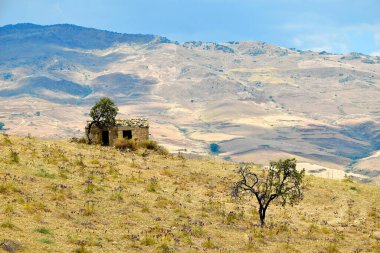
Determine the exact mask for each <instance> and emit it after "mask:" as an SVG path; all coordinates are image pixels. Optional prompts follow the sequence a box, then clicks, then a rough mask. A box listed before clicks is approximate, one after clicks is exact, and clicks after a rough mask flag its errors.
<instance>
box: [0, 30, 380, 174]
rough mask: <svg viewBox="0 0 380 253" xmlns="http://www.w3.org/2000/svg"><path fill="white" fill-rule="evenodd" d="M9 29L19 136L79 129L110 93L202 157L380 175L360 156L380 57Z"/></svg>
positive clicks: (2, 45) (126, 111)
mask: <svg viewBox="0 0 380 253" xmlns="http://www.w3.org/2000/svg"><path fill="white" fill-rule="evenodd" d="M0 31H1V32H0V49H1V51H2V52H4V53H2V54H1V55H0V106H1V108H2V109H1V111H0V113H1V115H0V117H2V118H0V121H3V122H4V123H6V126H7V127H9V128H10V130H9V131H10V133H23V134H27V133H31V134H33V135H34V134H36V135H44V136H51V137H69V136H72V135H80V134H81V131H83V123H84V122H85V120H86V119H87V116H86V115H87V113H88V110H89V107H90V106H91V104H92V103H93V102H94V101H95V100H96V99H98V98H99V97H101V96H110V97H112V98H113V99H115V101H117V103H118V104H119V106H120V109H121V113H122V115H121V116H122V117H123V116H127V115H143V116H147V117H149V118H150V120H151V122H152V123H151V126H152V127H151V130H152V134H153V135H152V136H153V138H156V139H158V140H160V141H161V142H163V143H165V144H166V145H167V146H168V147H169V148H171V149H172V150H180V149H186V150H187V151H190V152H196V153H204V152H207V149H208V145H209V144H210V143H212V142H215V143H218V144H219V146H220V152H221V153H220V155H222V156H224V157H231V158H234V159H237V160H250V161H256V162H260V163H266V162H267V160H268V159H270V158H278V157H280V156H281V157H282V156H284V155H292V156H298V157H299V159H300V160H301V161H303V162H304V163H305V166H308V164H319V165H322V166H324V168H323V169H324V170H326V171H328V169H340V170H342V169H349V170H354V171H355V172H356V173H360V174H369V175H371V178H372V179H370V178H367V179H365V180H378V179H375V178H376V177H377V178H379V174H380V172H379V171H380V163H379V162H378V158H376V157H371V158H369V159H370V160H371V162H370V163H369V162H368V161H369V160H363V159H366V157H370V156H371V155H373V154H374V153H375V152H376V151H377V150H378V149H379V142H380V139H379V138H380V136H379V131H380V125H379V122H380V118H379V112H380V103H378V97H380V89H379V88H380V58H379V57H371V56H366V55H362V54H358V53H352V54H349V55H333V54H328V53H326V52H321V53H317V52H302V51H297V50H291V49H286V48H282V47H278V46H274V45H270V44H267V43H263V42H229V43H220V44H218V43H206V42H187V43H184V44H179V43H171V42H169V41H168V40H167V39H165V38H162V37H159V36H151V35H126V34H116V33H111V32H106V31H99V30H95V29H87V28H81V27H76V26H72V25H55V26H35V25H30V24H29V25H25V24H24V25H15V26H6V27H3V28H0ZM20 34H21V35H20ZM20 36H21V38H20V39H19V37H20ZM25 80H32V81H28V83H31V86H30V88H29V86H28V85H26V86H25ZM33 80H34V81H33ZM35 80H37V82H35ZM39 80H51V81H49V82H48V83H45V82H40V81H39ZM26 88H27V91H25V90H26ZM11 91H12V92H11ZM15 91H17V92H15ZM19 91H22V92H19ZM39 99H43V100H45V101H46V103H50V104H49V106H47V107H46V103H45V102H43V103H41V100H39ZM47 101H48V102H47ZM63 104H65V105H63ZM74 108H75V110H74ZM37 112H38V113H37ZM312 167H313V166H311V168H312ZM323 169H322V170H323ZM357 176H360V175H357ZM364 178H365V176H364Z"/></svg>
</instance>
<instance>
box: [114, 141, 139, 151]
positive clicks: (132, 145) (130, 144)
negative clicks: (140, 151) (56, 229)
mask: <svg viewBox="0 0 380 253" xmlns="http://www.w3.org/2000/svg"><path fill="white" fill-rule="evenodd" d="M137 147H138V146H137V142H136V140H127V139H117V140H116V141H115V148H118V149H131V150H136V149H137Z"/></svg>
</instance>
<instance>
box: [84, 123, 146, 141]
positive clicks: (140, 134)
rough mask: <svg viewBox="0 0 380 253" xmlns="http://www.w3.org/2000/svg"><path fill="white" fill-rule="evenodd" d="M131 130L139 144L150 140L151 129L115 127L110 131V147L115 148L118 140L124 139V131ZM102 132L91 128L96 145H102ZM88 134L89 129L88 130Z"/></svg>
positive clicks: (94, 127) (96, 128) (91, 134)
mask: <svg viewBox="0 0 380 253" xmlns="http://www.w3.org/2000/svg"><path fill="white" fill-rule="evenodd" d="M125 130H131V131H132V139H134V140H136V141H137V142H142V141H145V140H149V128H148V127H146V128H132V127H124V126H121V127H113V128H111V129H110V130H109V142H110V146H113V145H114V143H115V141H116V140H117V139H123V131H125ZM102 131H103V129H100V128H98V127H96V126H93V127H91V132H90V136H91V139H92V140H93V142H94V143H95V144H102ZM86 133H87V128H86Z"/></svg>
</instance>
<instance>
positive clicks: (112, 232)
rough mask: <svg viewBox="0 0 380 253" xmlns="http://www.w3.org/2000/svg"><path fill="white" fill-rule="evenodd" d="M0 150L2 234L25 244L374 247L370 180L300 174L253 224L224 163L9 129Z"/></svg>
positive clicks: (125, 248) (379, 203)
mask: <svg viewBox="0 0 380 253" xmlns="http://www.w3.org/2000/svg"><path fill="white" fill-rule="evenodd" d="M11 150H13V151H15V152H17V153H18V155H17V157H18V158H19V161H18V162H17V157H16V159H14V158H15V156H13V157H12V155H11ZM0 151H1V152H0V201H1V209H0V223H1V224H0V241H1V240H3V239H11V240H14V241H17V242H20V243H21V244H22V245H23V247H24V252H73V251H75V250H78V251H77V252H87V251H86V250H88V251H89V252H157V251H158V252H160V251H161V252H171V251H175V252H177V251H181V252H197V251H203V250H209V251H217V252H229V251H230V252H237V251H238V250H239V251H243V252H244V251H247V252H253V251H255V252H256V251H257V252H287V251H288V252H297V251H298V252H353V251H354V250H358V251H356V252H360V251H359V250H360V249H361V250H362V252H376V251H377V252H379V251H380V241H379V239H380V238H379V237H380V235H379V233H380V214H379V213H380V191H379V188H378V187H376V186H370V185H364V184H358V183H349V182H340V181H334V180H327V179H321V178H314V177H307V185H308V187H307V190H306V192H305V199H304V201H303V202H302V203H301V204H300V205H298V206H296V207H293V208H292V207H287V208H285V209H284V208H282V207H278V206H272V207H270V209H269V211H268V224H269V225H268V227H267V228H264V229H260V228H259V227H257V224H258V215H257V213H256V211H255V209H254V208H255V206H254V205H253V203H254V201H253V200H245V201H241V202H235V201H233V200H232V199H231V197H230V196H229V193H230V187H231V185H232V182H233V181H235V180H236V179H237V178H236V175H235V173H234V170H235V165H233V164H230V163H222V162H217V161H213V160H205V159H203V160H201V159H198V160H196V159H181V158H180V157H177V156H175V157H163V156H159V155H155V154H151V155H149V156H148V157H147V158H143V157H142V156H141V155H139V154H136V155H135V156H134V157H135V158H133V155H132V154H131V153H121V152H119V151H117V150H115V149H112V148H107V147H97V146H87V145H83V144H70V143H67V142H65V141H45V140H39V139H33V138H32V139H28V138H21V137H13V136H11V137H9V138H7V137H4V136H0ZM12 160H13V161H12ZM15 160H16V161H15ZM89 179H91V180H89ZM91 181H92V183H91ZM81 245H82V246H81ZM79 250H82V251H79Z"/></svg>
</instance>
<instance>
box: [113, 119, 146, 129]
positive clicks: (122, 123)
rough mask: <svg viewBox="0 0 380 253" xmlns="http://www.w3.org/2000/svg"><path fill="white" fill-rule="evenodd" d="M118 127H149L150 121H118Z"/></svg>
mask: <svg viewBox="0 0 380 253" xmlns="http://www.w3.org/2000/svg"><path fill="white" fill-rule="evenodd" d="M116 126H127V127H149V121H148V119H145V118H134V119H116Z"/></svg>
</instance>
